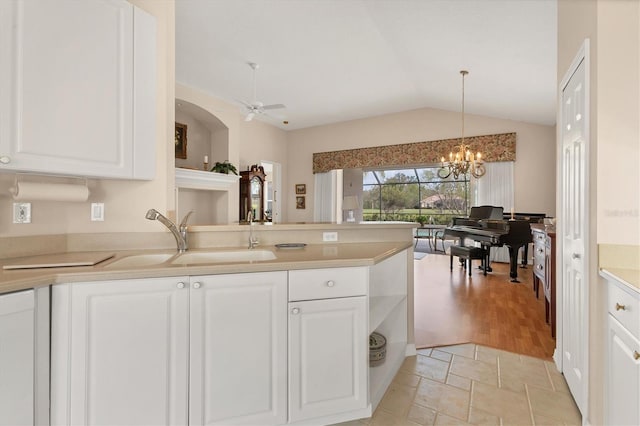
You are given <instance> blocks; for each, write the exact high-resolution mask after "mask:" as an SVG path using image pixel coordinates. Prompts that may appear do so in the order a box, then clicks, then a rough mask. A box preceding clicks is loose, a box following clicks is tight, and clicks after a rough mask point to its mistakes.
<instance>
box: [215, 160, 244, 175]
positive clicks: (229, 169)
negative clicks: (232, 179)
mask: <svg viewBox="0 0 640 426" xmlns="http://www.w3.org/2000/svg"><path fill="white" fill-rule="evenodd" d="M211 171H212V172H216V173H224V174H225V175H228V174H230V173H233V174H234V175H237V174H238V170H237V169H236V167H235V166H234V165H233V164H231V163H230V162H228V161H226V160H225V161H223V162H222V163H221V162H219V161H216V164H215V165H214V166H213V168H212V169H211Z"/></svg>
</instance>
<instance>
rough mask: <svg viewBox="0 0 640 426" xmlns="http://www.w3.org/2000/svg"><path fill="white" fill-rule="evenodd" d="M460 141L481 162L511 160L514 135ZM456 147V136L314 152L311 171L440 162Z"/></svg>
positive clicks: (513, 153)
mask: <svg viewBox="0 0 640 426" xmlns="http://www.w3.org/2000/svg"><path fill="white" fill-rule="evenodd" d="M464 142H465V144H466V145H468V146H469V149H470V150H471V151H472V152H477V151H480V152H481V153H482V158H483V160H484V161H488V162H494V161H515V160H516V134H515V133H501V134H497V135H485V136H471V137H466V138H464ZM459 148H460V138H455V139H444V140H439V141H429V142H413V143H403V144H400V145H386V146H375V147H371V148H358V149H346V150H344V151H330V152H317V153H314V154H313V173H323V172H328V171H330V170H338V169H361V168H371V167H390V166H391V167H393V166H415V165H420V164H434V163H440V158H441V157H442V156H444V157H447V158H448V154H449V153H450V152H453V153H454V154H455V152H456V151H458V149H459Z"/></svg>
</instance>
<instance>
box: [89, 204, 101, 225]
mask: <svg viewBox="0 0 640 426" xmlns="http://www.w3.org/2000/svg"><path fill="white" fill-rule="evenodd" d="M91 221H92V222H104V203H91Z"/></svg>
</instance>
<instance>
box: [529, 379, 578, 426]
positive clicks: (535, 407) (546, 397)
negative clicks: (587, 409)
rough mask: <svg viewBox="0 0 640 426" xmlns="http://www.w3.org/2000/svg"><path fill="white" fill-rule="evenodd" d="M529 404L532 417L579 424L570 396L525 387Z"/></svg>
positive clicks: (576, 411) (575, 408)
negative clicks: (543, 417)
mask: <svg viewBox="0 0 640 426" xmlns="http://www.w3.org/2000/svg"><path fill="white" fill-rule="evenodd" d="M527 391H528V394H529V402H530V404H531V410H532V411H533V414H534V415H541V416H545V417H548V418H552V419H558V420H561V421H563V422H565V423H570V424H580V423H581V422H582V421H581V418H582V417H581V416H580V411H579V410H578V408H577V407H576V404H575V402H574V401H573V398H572V397H571V395H569V394H566V393H564V392H554V391H552V390H548V389H542V388H538V387H535V386H527Z"/></svg>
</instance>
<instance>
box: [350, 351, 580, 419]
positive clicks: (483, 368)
mask: <svg viewBox="0 0 640 426" xmlns="http://www.w3.org/2000/svg"><path fill="white" fill-rule="evenodd" d="M347 424H348V425H351V426H356V425H360V426H362V425H363V424H366V425H370V426H392V425H466V424H482V425H580V424H581V417H580V412H579V411H578V409H577V407H576V405H575V403H574V402H573V399H572V397H571V395H570V393H569V389H568V388H567V384H566V382H565V380H564V378H563V377H562V375H561V374H560V373H558V371H557V370H556V368H555V365H554V364H553V362H551V361H545V360H543V359H540V358H533V357H529V356H524V355H518V354H515V353H512V352H506V351H503V350H498V349H493V348H489V347H486V346H481V345H475V344H472V343H468V344H462V345H454V346H443V347H438V348H433V349H421V350H419V351H418V355H417V356H415V357H408V358H407V359H406V360H405V362H404V364H403V365H402V367H401V369H400V372H399V373H398V374H397V375H396V377H395V379H394V381H393V383H392V384H391V386H389V389H388V390H387V393H386V394H385V396H384V398H383V399H382V401H381V402H380V405H379V406H378V408H377V410H376V412H375V413H374V415H373V417H371V418H367V419H360V420H357V421H353V422H348V423H345V425H347Z"/></svg>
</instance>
